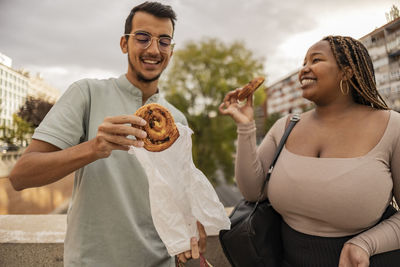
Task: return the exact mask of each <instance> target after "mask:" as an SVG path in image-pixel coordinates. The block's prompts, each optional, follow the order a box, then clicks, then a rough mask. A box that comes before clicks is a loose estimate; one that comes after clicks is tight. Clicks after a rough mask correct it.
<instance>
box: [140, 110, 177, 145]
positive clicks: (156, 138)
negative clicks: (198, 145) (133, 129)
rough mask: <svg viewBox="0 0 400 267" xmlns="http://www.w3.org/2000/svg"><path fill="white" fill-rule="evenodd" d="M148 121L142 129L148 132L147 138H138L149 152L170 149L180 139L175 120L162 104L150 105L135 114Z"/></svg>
mask: <svg viewBox="0 0 400 267" xmlns="http://www.w3.org/2000/svg"><path fill="white" fill-rule="evenodd" d="M135 115H136V116H139V117H141V118H143V119H144V120H146V122H147V124H146V125H145V126H143V127H141V128H142V129H143V130H144V131H146V133H147V136H146V138H143V139H142V138H138V140H142V141H143V142H144V148H145V149H146V150H148V151H152V152H159V151H163V150H165V149H167V148H168V147H170V146H171V145H172V144H173V143H174V142H175V140H176V139H178V137H179V131H178V128H177V127H176V125H175V122H174V118H173V117H172V115H171V113H170V112H169V111H168V109H166V108H165V107H163V106H161V105H160V104H156V103H150V104H147V105H144V106H142V107H140V108H139V109H138V110H136V112H135Z"/></svg>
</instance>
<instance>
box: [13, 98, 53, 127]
mask: <svg viewBox="0 0 400 267" xmlns="http://www.w3.org/2000/svg"><path fill="white" fill-rule="evenodd" d="M52 107H53V104H52V103H49V102H47V101H45V100H42V99H39V98H35V97H33V96H29V97H28V98H27V99H26V101H25V103H24V104H23V105H22V106H21V107H20V109H19V111H18V113H17V115H18V116H19V117H21V118H23V119H24V120H25V121H26V122H29V123H30V124H31V125H32V126H33V127H34V128H36V127H38V126H39V124H40V122H42V120H43V119H44V117H45V116H46V114H47V112H49V111H50V109H51V108H52Z"/></svg>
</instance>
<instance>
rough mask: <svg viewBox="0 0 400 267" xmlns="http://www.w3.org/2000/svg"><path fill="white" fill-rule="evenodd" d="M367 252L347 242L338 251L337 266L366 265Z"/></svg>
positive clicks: (352, 266)
mask: <svg viewBox="0 0 400 267" xmlns="http://www.w3.org/2000/svg"><path fill="white" fill-rule="evenodd" d="M368 266H369V256H368V254H367V252H366V251H365V250H364V249H362V248H360V247H359V246H357V245H354V244H350V243H347V244H345V245H344V246H343V248H342V252H341V253H340V259H339V267H368Z"/></svg>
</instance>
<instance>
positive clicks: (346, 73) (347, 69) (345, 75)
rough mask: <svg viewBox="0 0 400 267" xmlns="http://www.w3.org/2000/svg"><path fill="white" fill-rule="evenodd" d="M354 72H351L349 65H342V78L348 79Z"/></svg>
mask: <svg viewBox="0 0 400 267" xmlns="http://www.w3.org/2000/svg"><path fill="white" fill-rule="evenodd" d="M353 75H354V73H353V69H352V68H350V67H349V66H346V67H344V69H343V77H342V78H343V79H344V80H346V81H347V80H350V79H351V78H352V77H353Z"/></svg>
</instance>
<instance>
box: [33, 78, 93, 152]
mask: <svg viewBox="0 0 400 267" xmlns="http://www.w3.org/2000/svg"><path fill="white" fill-rule="evenodd" d="M84 84H85V83H82V84H79V83H78V82H76V83H73V84H72V85H71V86H70V87H69V88H68V90H67V91H66V92H65V93H64V94H63V95H62V97H61V98H60V99H59V100H58V101H57V102H56V104H55V105H54V106H53V107H52V108H51V110H50V111H49V112H48V113H47V115H46V117H45V118H44V119H43V121H42V122H41V123H40V125H39V126H38V127H37V128H36V130H35V132H34V134H33V136H32V138H33V139H36V140H41V141H44V142H47V143H50V144H52V145H54V146H56V147H59V148H60V149H65V148H68V147H71V146H74V145H77V144H79V143H81V142H82V141H83V140H84V139H85V138H86V125H85V124H86V122H87V117H88V106H89V105H90V97H89V90H88V88H87V86H86V88H84V89H82V85H84ZM85 89H86V90H85Z"/></svg>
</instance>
